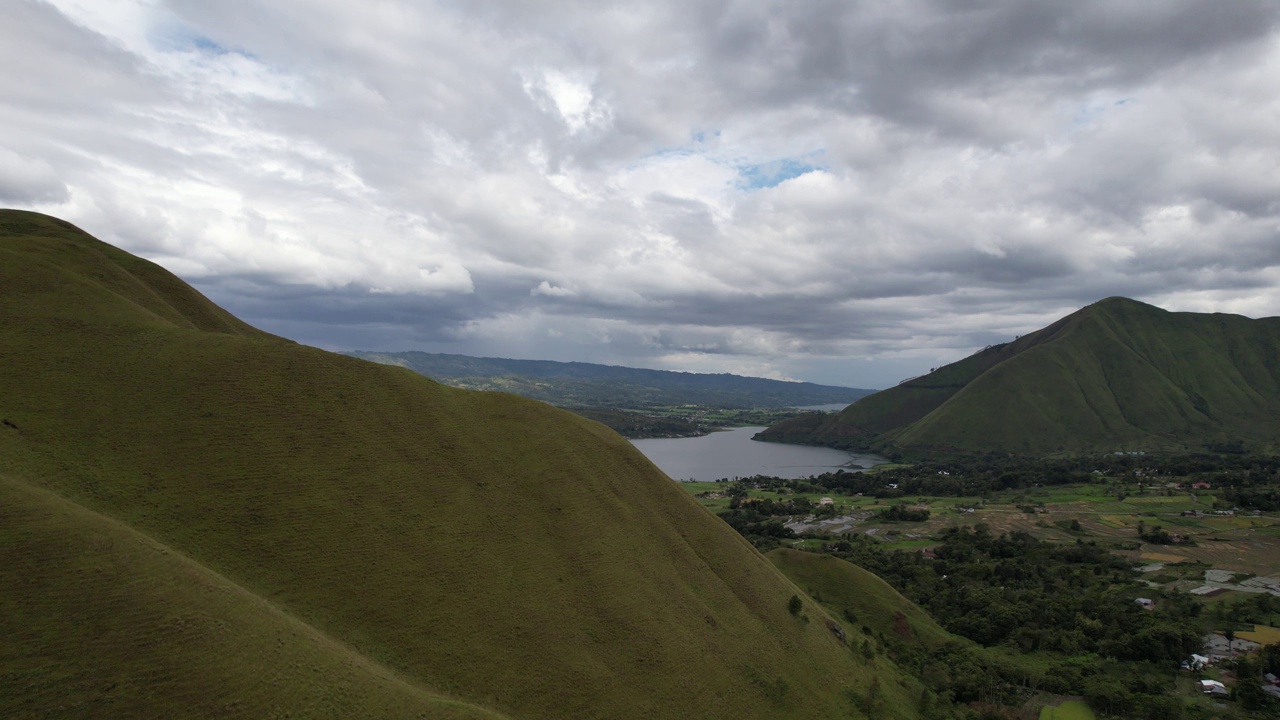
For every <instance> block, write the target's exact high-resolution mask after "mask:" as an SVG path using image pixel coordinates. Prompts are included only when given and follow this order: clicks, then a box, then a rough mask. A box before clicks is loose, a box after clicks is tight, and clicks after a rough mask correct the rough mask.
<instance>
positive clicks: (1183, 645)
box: [828, 524, 1202, 667]
mask: <svg viewBox="0 0 1280 720" xmlns="http://www.w3.org/2000/svg"><path fill="white" fill-rule="evenodd" d="M940 539H941V540H942V542H941V544H939V545H938V546H936V547H935V548H934V550H933V552H934V555H935V556H936V559H934V560H925V559H923V558H921V556H920V555H919V554H918V553H914V552H903V551H893V552H886V551H884V550H883V549H882V548H881V547H879V546H878V545H877V544H874V543H871V542H864V541H861V540H858V541H855V542H849V541H841V542H838V543H834V544H832V545H829V546H828V550H829V552H831V553H833V554H835V555H839V556H841V557H844V558H845V559H847V560H850V561H851V562H854V563H856V564H858V565H861V566H863V567H865V568H867V569H869V570H871V571H873V572H875V573H876V574H878V575H880V576H881V577H882V578H884V579H885V580H886V581H888V582H889V583H890V584H892V585H893V586H895V587H896V588H898V590H899V591H900V592H902V593H903V594H904V595H906V596H907V597H908V598H910V599H911V600H912V601H914V602H915V603H916V604H918V605H920V606H921V607H922V608H924V609H925V610H926V611H928V612H929V614H930V615H932V616H933V617H935V618H938V619H939V621H940V622H941V623H942V625H943V627H946V628H947V629H948V630H950V631H951V632H954V633H956V634H957V635H962V636H964V637H967V638H970V639H971V640H974V641H976V642H978V643H979V644H982V645H986V646H994V645H1008V646H1012V647H1016V648H1018V649H1020V650H1022V651H1024V652H1031V651H1037V650H1051V651H1057V652H1061V653H1065V654H1068V655H1073V654H1079V653H1096V654H1098V655H1101V656H1103V657H1109V658H1115V659H1120V660H1153V661H1156V662H1163V663H1168V664H1170V665H1171V666H1172V667H1177V664H1178V663H1180V662H1181V661H1182V660H1183V659H1185V658H1186V657H1187V656H1188V655H1189V654H1190V653H1191V652H1192V651H1195V650H1198V649H1199V648H1200V646H1201V643H1202V640H1201V638H1202V633H1201V631H1200V630H1199V628H1198V622H1196V621H1195V619H1196V618H1197V617H1198V615H1199V612H1200V608H1201V606H1200V604H1199V603H1197V602H1195V601H1193V600H1192V599H1190V598H1189V596H1187V595H1184V594H1180V593H1175V594H1170V595H1168V596H1167V597H1166V596H1162V598H1161V601H1160V603H1159V604H1158V607H1157V608H1156V609H1155V610H1154V611H1149V610H1144V609H1143V608H1142V607H1140V606H1139V605H1138V604H1137V603H1135V602H1134V601H1135V599H1136V598H1137V597H1139V596H1141V595H1147V594H1150V593H1151V591H1150V590H1149V589H1148V588H1146V587H1144V586H1140V585H1139V584H1138V583H1137V582H1136V580H1135V574H1134V572H1133V569H1132V567H1131V565H1130V564H1129V562H1128V561H1127V560H1125V559H1123V558H1120V557H1118V556H1116V555H1113V554H1111V553H1110V552H1108V551H1107V550H1106V549H1104V548H1101V547H1099V546H1097V545H1095V544H1093V543H1084V542H1079V541H1077V542H1076V543H1074V544H1070V545H1058V544H1054V543H1047V542H1042V541H1039V540H1036V539H1035V538H1033V537H1032V536H1030V535H1028V534H1026V533H1022V532H1015V533H1009V534H1000V535H995V534H993V533H991V532H990V530H989V529H988V528H987V527H986V526H985V525H981V524H980V525H977V526H975V527H973V528H969V527H959V528H951V529H948V530H945V531H943V533H942V535H941V538H940Z"/></svg>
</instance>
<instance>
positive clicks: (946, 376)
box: [762, 298, 1280, 454]
mask: <svg viewBox="0 0 1280 720" xmlns="http://www.w3.org/2000/svg"><path fill="white" fill-rule="evenodd" d="M1278 413H1280V318H1264V319H1260V320H1251V319H1249V318H1245V317H1241V316H1238V315H1223V314H1199V313H1171V312H1167V311H1165V310H1161V309H1160V308H1157V307H1153V306H1151V305H1146V304H1143V303H1139V302H1136V301H1133V300H1128V299H1125V298H1110V299H1107V300H1103V301H1101V302H1098V303H1095V304H1093V305H1090V306H1088V307H1086V308H1084V309H1082V310H1080V311H1078V312H1076V313H1073V314H1072V315H1069V316H1067V317H1066V318H1063V319H1062V320H1059V321H1058V322H1056V323H1054V324H1052V325H1050V326H1048V327H1046V328H1044V329H1042V330H1039V331H1037V332H1034V333H1031V334H1030V335H1026V336H1023V337H1022V338H1019V339H1018V340H1017V341H1015V342H1012V343H1007V344H1005V345H1000V346H996V347H992V348H987V349H985V350H983V351H981V352H979V353H977V354H975V355H973V356H971V357H969V358H966V359H964V360H961V361H960V362H957V363H953V364H951V365H948V366H946V367H943V368H940V369H938V370H937V371H935V372H933V373H930V374H929V375H926V376H924V377H921V378H916V379H914V380H910V381H908V382H905V383H902V384H901V385H899V386H897V387H895V388H890V389H888V390H884V391H882V392H880V393H876V394H875V395H872V396H869V397H867V398H864V399H863V400H860V401H859V402H857V403H854V404H853V405H851V406H849V407H848V408H847V409H846V410H845V411H844V412H843V413H841V414H840V415H838V416H835V417H831V418H805V419H802V420H801V421H800V422H793V423H782V424H779V425H778V426H775V427H774V428H770V430H769V431H767V432H766V433H764V434H763V436H762V439H772V440H778V441H784V442H810V443H817V444H833V445H840V446H846V447H866V448H875V449H879V450H885V451H889V450H893V449H898V450H908V451H910V450H923V451H960V452H986V451H1001V452H1015V453H1025V454H1051V453H1076V452H1091V451H1111V450H1201V449H1204V448H1206V447H1215V446H1217V445H1219V444H1221V443H1223V442H1226V441H1242V442H1243V443H1244V444H1245V445H1246V446H1253V447H1259V448H1263V447H1266V448H1270V447H1274V446H1276V445H1277V443H1280V426H1277V425H1276V424H1275V423H1274V418H1275V417H1277V414H1278Z"/></svg>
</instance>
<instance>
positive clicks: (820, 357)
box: [0, 0, 1280, 387]
mask: <svg viewBox="0 0 1280 720" xmlns="http://www.w3.org/2000/svg"><path fill="white" fill-rule="evenodd" d="M12 5H13V7H12V8H10V12H9V14H8V17H7V19H8V22H6V23H5V24H3V25H2V26H0V61H3V62H4V63H5V67H6V68H9V69H10V72H7V73H5V75H4V76H3V77H0V123H2V124H3V126H4V127H5V129H6V133H5V137H4V138H3V139H0V201H3V202H5V203H8V204H12V205H16V206H22V207H31V208H35V209H40V210H44V211H47V212H52V213H54V214H57V215H60V216H62V217H65V218H67V219H69V220H71V221H73V222H76V223H77V224H79V225H81V226H82V227H85V228H86V229H88V230H90V231H91V232H93V233H95V234H97V235H98V236H100V237H102V238H104V239H106V240H108V241H110V242H113V243H116V244H118V245H120V246H122V247H125V248H126V249H129V250H131V251H134V252H138V253H141V254H143V255H146V256H148V257H151V258H153V259H156V260H158V261H160V262H162V263H163V264H165V265H166V266H168V267H170V268H171V269H173V270H174V271H176V272H178V273H180V274H181V275H182V276H183V277H184V278H186V279H188V280H189V281H192V282H194V283H196V284H197V285H198V286H199V287H200V288H201V289H202V290H204V291H206V292H207V293H208V294H209V295H210V296H211V297H213V298H214V299H215V300H217V301H218V302H221V303H223V304H225V305H226V306H227V307H228V308H229V309H231V310H232V311H233V312H236V313H238V314H240V315H242V316H244V317H245V318H246V319H247V320H248V321H250V322H253V323H255V324H258V325H261V326H263V327H265V328H266V329H268V330H271V331H273V332H278V333H280V334H284V335H287V336H289V337H293V338H295V339H298V340H299V341H302V342H307V343H311V344H315V345H320V346H323V347H329V348H334V349H341V348H364V349H388V350H395V349H424V350H434V351H448V352H463V353H473V354H487V355H507V356H519V357H547V358H552V359H562V360H574V359H578V360H592V361H598V362H599V361H604V362H614V363H619V364H631V365H640V366H650V367H667V368H673V369H699V370H707V371H711V370H716V369H723V370H726V371H729V370H733V369H739V370H741V369H750V370H751V372H753V373H756V374H762V375H768V376H774V377H793V378H799V379H811V380H817V381H823V382H834V383H842V384H849V385H857V386H873V387H874V386H881V385H888V384H892V383H893V382H896V381H897V380H900V379H901V378H903V377H906V376H909V375H915V374H919V373H920V372H922V371H923V370H927V369H928V368H929V367H932V366H936V365H939V364H941V363H942V362H945V361H947V360H953V359H956V358H958V357H961V356H963V355H964V354H967V353H969V352H972V351H973V350H975V349H977V348H979V347H982V346H983V345H986V344H990V343H992V342H997V341H1000V340H1002V339H1008V337H1010V336H1012V335H1014V334H1021V333H1025V332H1028V331H1030V330H1032V329H1034V328H1036V327H1038V326H1041V325H1044V324H1047V323H1048V322H1050V321H1052V320H1053V319H1056V317H1058V316H1060V315H1062V314H1065V313H1067V312H1070V311H1072V310H1074V309H1076V308H1078V307H1080V306H1082V305H1084V304H1087V303H1089V302H1092V301H1094V300H1097V299H1099V298H1101V297H1105V296H1108V295H1128V296H1132V297H1137V298H1139V299H1143V300H1147V301H1151V302H1156V303H1158V304H1163V305H1165V306H1167V307H1170V308H1173V309H1187V310H1223V311H1230V312H1241V313H1244V314H1250V315H1254V316H1261V315H1275V314H1280V289H1278V287H1280V286H1278V285H1277V280H1278V279H1280V277H1278V276H1280V251H1277V248H1280V237H1278V235H1280V201H1278V200H1277V198H1280V171H1277V167H1278V165H1277V162H1280V153H1278V151H1277V150H1276V148H1280V99H1278V98H1277V96H1276V94H1275V92H1274V78H1275V77H1277V76H1278V75H1280V30H1278V29H1277V28H1278V25H1277V22H1278V20H1280V8H1277V7H1276V6H1275V4H1274V3H1271V2H1264V1H1262V0H1242V1H1241V2H1235V3H1231V4H1229V5H1223V6H1221V7H1219V6H1218V5H1213V6H1209V5H1206V4H1204V3H1195V2H1191V1H1190V0H1175V1H1172V2H1166V3H1159V4H1156V5H1153V4H1151V3H1146V2H1137V1H1136V0H1121V1H1116V0H1085V1H1082V2H1075V3H1039V4H1018V3H999V2H978V3H952V2H944V1H943V0H912V1H911V2H879V1H876V2H864V3H846V2H836V1H835V0H817V1H815V2H809V3H782V2H777V1H776V0H744V1H743V2H737V3H732V4H725V3H720V2H712V1H710V0H707V1H705V2H703V1H699V2H678V3H677V2H673V1H671V2H652V3H644V4H641V5H636V4H631V5H623V4H610V3H595V4H590V5H587V6H583V5H581V4H572V5H570V4H568V3H557V2H552V3H537V4H534V5H530V4H527V3H515V2H509V1H508V0H479V1H478V2H472V3H462V4H457V3H435V4H424V3H412V2H408V1H407V0H388V1H387V2H380V3H376V4H374V5H372V6H370V5H367V4H366V5H352V4H350V3H343V2H338V1H337V0H308V1H307V2H302V1H301V0H277V1H276V2H271V3H266V2H261V1H260V0H228V1H227V2H221V3H205V2H196V1H195V0H168V1H165V2H152V1H150V0H148V1H145V2H144V1H143V0H103V1H102V2H95V3H85V2H80V1H79V0H51V1H50V2H37V1H36V0H16V2H14V3H13V4H12ZM37 59H38V61H37Z"/></svg>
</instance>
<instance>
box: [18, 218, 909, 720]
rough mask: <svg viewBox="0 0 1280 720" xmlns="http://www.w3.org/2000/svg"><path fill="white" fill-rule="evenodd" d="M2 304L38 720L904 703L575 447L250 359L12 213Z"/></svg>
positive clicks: (200, 317)
mask: <svg viewBox="0 0 1280 720" xmlns="http://www.w3.org/2000/svg"><path fill="white" fill-rule="evenodd" d="M0 284H2V285H3V287H4V288H5V292H3V293H0V418H3V419H4V420H5V421H7V422H6V424H4V425H0V476H3V477H5V478H6V479H7V482H8V483H9V490H8V491H7V492H10V493H11V497H14V498H16V497H18V496H19V495H22V494H23V493H27V494H28V495H30V494H31V493H35V496H38V497H43V498H45V500H42V501H40V502H44V503H45V505H48V506H50V507H52V506H56V507H58V508H61V510H59V512H60V513H61V514H60V515H59V514H57V513H52V514H51V513H50V512H45V511H42V510H39V504H40V503H39V502H36V501H35V500H31V501H25V500H24V501H23V502H24V503H28V502H29V504H33V507H34V508H35V509H32V510H30V511H27V510H15V509H14V508H17V507H19V504H16V503H17V501H16V500H15V501H13V503H8V502H6V503H3V504H0V513H3V518H4V523H0V532H4V533H6V535H5V537H4V538H3V540H4V543H3V544H2V545H0V551H3V552H18V553H19V557H18V558H17V559H14V560H12V562H13V563H18V562H19V560H20V561H21V564H18V565H14V567H23V568H45V569H46V570H42V571H41V572H43V573H44V574H43V575H40V576H38V580H32V579H29V578H32V577H36V576H33V575H31V571H30V570H25V571H23V572H12V571H8V569H9V568H8V566H6V567H5V568H4V569H2V570H0V577H2V578H3V582H2V583H0V609H2V610H3V612H0V615H4V616H5V617H12V618H19V617H20V619H15V620H11V621H10V622H12V623H14V624H11V625H9V626H8V627H7V629H8V630H10V632H8V633H5V634H4V635H3V636H0V653H3V657H5V658H7V659H15V661H16V659H17V658H25V660H24V661H23V662H24V663H26V664H25V665H19V664H11V663H0V667H3V668H4V671H2V672H0V696H3V697H5V698H6V700H7V701H8V702H11V703H20V706H21V707H22V708H24V712H25V713H26V714H27V715H28V716H56V715H59V714H65V712H66V710H65V708H66V707H67V706H68V704H69V703H94V702H98V701H102V702H105V701H107V700H110V701H111V702H112V705H111V706H110V714H111V715H113V716H115V717H126V718H127V717H155V716H159V715H186V716H192V717H201V716H203V717H224V716H240V717H269V716H271V715H272V714H273V710H272V708H273V707H275V706H272V705H269V703H270V702H271V697H270V693H264V692H262V691H261V688H260V687H259V688H257V689H255V686H253V685H252V684H253V683H254V682H257V681H258V680H263V681H269V684H270V682H275V681H276V679H277V678H278V680H279V684H278V685H271V687H273V688H274V687H279V688H280V692H281V693H282V694H281V695H279V696H278V697H279V702H280V703H281V704H287V705H289V706H290V707H291V708H293V707H294V706H295V705H296V707H298V708H303V707H314V708H317V711H316V712H317V714H323V712H327V710H326V708H330V709H332V710H333V712H335V713H348V714H349V715H350V716H359V715H364V714H366V713H365V710H366V709H371V710H370V711H369V712H368V714H371V715H377V714H382V711H377V712H375V711H374V710H377V708H389V709H388V710H386V712H385V714H387V715H396V714H398V713H399V711H398V710H395V708H406V710H405V715H408V716H415V715H418V714H425V715H427V716H432V717H434V716H448V715H449V714H455V715H459V716H463V717H465V716H468V714H470V715H471V716H477V715H485V714H496V715H508V716H514V717H521V718H559V717H620V718H626V717H654V718H667V717H670V718H674V717H686V716H689V715H690V714H693V715H696V716H699V717H745V718H772V717H797V718H805V717H814V718H816V717H831V716H838V715H846V714H848V709H849V708H848V702H849V701H848V697H849V696H850V695H849V693H865V692H866V691H867V689H868V687H870V686H871V684H872V683H873V682H879V683H881V684H883V685H895V686H896V685H897V684H898V681H899V676H898V675H897V674H896V672H895V671H894V670H893V669H892V668H888V667H867V666H864V665H862V664H860V663H859V662H858V660H857V659H856V658H855V657H853V655H852V654H851V653H849V652H848V650H847V648H845V647H843V646H842V645H841V644H840V643H839V642H837V641H836V640H835V639H834V638H833V637H832V635H831V633H830V632H829V631H828V630H827V629H826V628H825V627H824V626H823V623H822V622H812V623H807V624H805V623H797V622H796V620H795V618H794V617H792V616H791V615H790V613H788V612H787V609H786V605H787V601H788V598H790V597H791V595H793V594H795V593H796V588H795V586H794V585H793V584H792V583H791V582H790V581H788V580H787V579H786V578H785V577H784V576H783V575H782V574H781V573H780V572H779V571H778V570H777V569H776V568H775V567H773V566H772V565H771V564H769V563H767V562H765V561H764V560H763V559H762V558H761V557H760V555H759V554H758V553H756V551H755V550H754V549H753V548H751V547H750V545H749V544H748V543H746V542H745V541H744V540H743V539H742V538H740V537H739V536H737V534H736V533H734V532H733V531H732V530H731V529H730V528H728V527H727V526H725V525H724V524H723V523H720V522H718V521H717V520H715V518H714V517H712V516H711V515H710V514H709V513H708V512H707V511H706V510H705V509H703V508H701V507H699V505H698V504H697V503H696V502H694V501H693V500H692V499H691V498H690V497H689V496H688V494H687V493H686V492H685V491H684V490H682V489H681V488H679V487H677V486H676V485H675V484H673V483H671V482H670V481H669V480H668V479H667V478H666V477H665V476H663V475H662V473H661V472H659V471H658V470H657V469H656V468H654V467H653V465H652V464H651V463H649V462H648V461H647V460H646V459H645V458H644V457H643V456H642V455H641V454H640V453H639V452H638V451H636V450H635V449H634V448H633V447H632V446H631V445H630V444H629V443H627V442H626V441H625V440H623V439H622V438H621V437H619V436H618V435H616V434H615V433H613V432H611V431H609V430H607V429H606V428H604V427H603V426H601V425H599V424H597V423H594V422H591V421H588V420H585V419H583V418H580V417H577V416H574V415H572V414H570V413H568V412H564V411H560V410H557V409H555V408H552V407H550V406H547V405H545V404H543V403H539V402H535V401H530V400H524V399H521V398H517V397H514V396H510V395H504V394H499V393H477V392H469V391H463V390H457V389H453V388H447V387H444V386H442V385H439V384H437V383H434V382H432V381H430V380H427V379H425V378H423V377H421V376H418V375H416V374H414V373H412V372H410V371H408V370H405V369H402V368H396V367H387V366H380V365H375V364H372V363H368V362H365V361H361V360H356V359H353V358H348V357H343V356H339V355H334V354H330V353H325V352H322V351H320V350H316V349H314V348H308V347H303V346H299V345H297V344H295V343H292V342H289V341H286V340H283V339H280V338H276V337H273V336H270V335H267V334H266V333H262V332H259V331H257V330H254V329H252V328H250V327H248V326H247V325H245V324H244V323H241V322H240V321H238V320H236V319H235V318H233V317H231V316H230V315H228V314H227V313H225V312H224V311H222V310H220V309H218V308H216V307H215V306H214V305H212V303H209V302H208V300H206V299H205V298H203V297H202V296H200V295H199V294H198V293H196V292H195V291H194V290H192V289H191V288H190V287H188V286H186V285H185V284H183V283H181V281H179V280H177V279H176V278H174V277H173V276H171V275H169V274H168V273H166V272H165V271H163V270H162V269H160V268H159V267H157V266H155V265H152V264H150V263H147V262H145V261H142V260H139V259H138V258H134V257H132V256H129V255H127V254H125V253H123V252H121V251H119V250H116V249H114V248H111V247H110V246H107V245H105V244H103V243H99V242H97V241H95V240H93V239H91V238H89V237H87V236H85V235H83V234H82V233H80V232H79V231H77V230H75V229H74V228H71V227H70V226H67V225H65V224H62V223H59V222H57V221H54V220H52V219H50V218H46V217H44V216H39V215H35V214H33V213H21V212H16V211H3V212H0ZM40 493H45V494H44V495H40ZM22 513H26V514H25V515H22ZM20 515H21V517H19V516H20ZM15 518H18V519H20V520H21V522H20V523H19V522H18V520H15ZM59 518H60V519H59ZM104 528H107V529H104ZM110 538H116V539H115V540H114V546H113V545H112V543H111V542H109V541H108V540H109V539H110ZM94 543H104V544H105V545H102V547H106V548H107V550H95V549H94V548H98V547H100V546H99V545H94ZM112 547H114V548H116V549H118V550H119V551H120V554H119V556H118V559H119V562H118V563H116V562H115V559H114V558H116V557H117V556H116V555H114V554H113V551H112V550H111V548H112ZM15 548H20V550H15ZM147 548H149V550H146V551H145V552H144V551H143V550H144V549H147ZM148 553H154V554H155V555H158V556H162V557H167V558H168V559H169V561H173V562H176V563H177V564H176V565H173V564H168V565H166V564H165V563H164V562H160V560H159V559H157V560H156V562H154V563H152V562H148V557H150V556H149V555H148ZM153 559H155V558H153ZM166 562H168V561H166ZM157 578H165V582H166V583H168V584H161V585H158V586H156V587H152V586H153V585H155V584H156V580H157ZM170 581H171V582H170ZM223 588H227V589H223ZM805 607H806V614H807V615H810V616H812V617H814V618H821V617H822V614H823V611H822V610H821V609H820V608H819V607H818V606H817V605H814V604H813V603H811V602H809V601H807V600H806V604H805ZM15 608H17V609H18V610H20V611H21V615H19V614H18V610H15ZM255 608H256V610H255ZM72 611H74V612H72ZM72 617H74V618H75V621H74V622H72V621H70V619H69V618H72ZM183 618H186V620H183ZM184 623H189V624H193V625H191V627H193V628H194V630H192V632H193V633H196V634H197V635H198V636H199V637H198V638H195V639H193V640H191V641H190V642H188V638H187V636H185V635H183V634H182V632H176V633H168V634H166V633H165V632H161V631H159V630H157V632H154V633H153V632H151V630H152V629H155V628H161V629H162V628H164V627H168V626H169V625H167V624H172V625H175V627H177V628H178V629H179V630H181V629H182V628H183V627H185V625H184ZM132 627H137V628H138V629H139V631H140V632H139V633H138V635H137V636H136V637H134V636H131V635H130V633H129V629H130V628H132ZM28 628H30V629H32V630H30V632H27V630H25V629H28ZM277 629H278V630H279V632H276V630H277ZM286 629H287V631H288V632H295V631H296V639H290V638H291V637H293V636H285V635H282V634H281V633H284V632H286ZM143 630H145V631H146V632H142V631H143ZM224 631H225V633H226V636H225V637H221V636H219V634H220V633H223V632H224ZM184 632H185V631H184ZM24 633H27V634H24ZM206 636H208V637H206ZM277 640H283V641H284V649H282V650H281V651H280V654H279V655H275V654H273V653H272V652H268V651H267V650H268V649H270V648H271V647H272V645H273V643H276V642H277ZM36 648H39V649H40V650H39V653H38V654H37V653H35V650H34V649H36ZM86 648H89V649H92V652H85V649H86ZM200 648H207V649H208V651H207V652H200V651H198V650H199V649H200ZM235 648H244V649H245V650H246V651H245V652H243V653H240V654H239V655H238V659H237V661H236V663H232V662H230V660H229V659H228V658H229V657H231V655H230V654H229V653H233V651H234V649H235ZM290 648H292V649H290ZM326 648H327V649H326ZM277 658H279V659H282V660H281V661H282V662H284V663H285V664H284V666H283V667H281V668H277V664H276V659H277ZM14 667H19V668H21V667H26V668H28V670H29V672H23V671H14V670H11V668H14ZM57 668H66V669H67V670H66V672H65V673H59V672H55V670H56V669H57ZM294 670H297V671H298V672H293V671H294ZM290 673H292V674H290ZM308 673H313V674H314V682H310V683H308V681H307V679H306V676H307V675H308ZM344 673H345V674H344ZM291 678H292V679H291ZM149 679H151V680H162V682H159V681H158V682H155V683H154V684H146V685H145V687H146V688H147V692H138V691H136V689H137V688H139V687H143V686H144V685H143V683H144V681H147V680H149ZM396 679H399V680H396ZM397 682H401V683H402V684H400V685H397V684H396V683H397ZM113 683H115V684H114V685H113ZM387 683H390V685H386V684H387ZM384 686H386V687H389V688H391V689H389V690H387V691H386V692H387V694H386V697H381V696H380V691H378V690H377V688H379V687H384ZM289 693H293V694H292V695H290V694H289ZM317 693H319V694H326V693H327V695H325V697H315V696H316V694H317ZM236 698H242V700H241V701H239V702H241V704H239V705H236V707H234V708H227V707H225V706H224V705H223V704H222V703H223V701H224V700H234V699H236ZM308 698H313V699H312V700H308ZM307 703H311V704H307ZM450 703H458V704H456V705H451V704H450ZM911 707H913V706H911V705H910V704H909V703H908V704H906V705H905V706H904V707H903V708H900V709H891V711H890V716H891V717H902V718H910V717H913V716H914V710H912V709H911ZM173 708H182V710H180V711H179V710H173ZM441 708H445V709H443V710H441ZM281 714H282V713H281ZM295 714H298V713H297V712H295Z"/></svg>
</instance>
